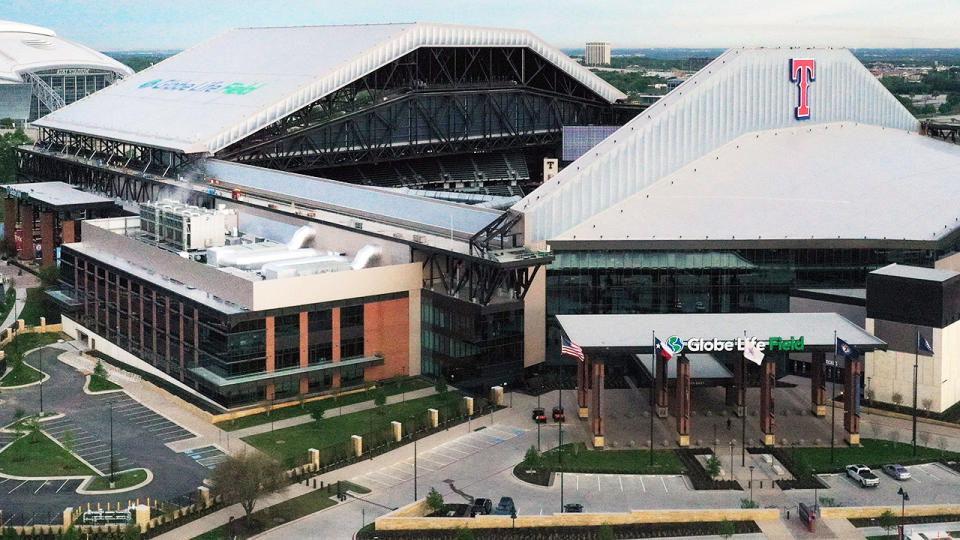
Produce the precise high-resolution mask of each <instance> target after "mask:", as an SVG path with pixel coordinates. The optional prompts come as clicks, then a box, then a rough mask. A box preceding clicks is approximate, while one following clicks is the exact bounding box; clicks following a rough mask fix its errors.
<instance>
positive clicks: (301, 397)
mask: <svg viewBox="0 0 960 540" xmlns="http://www.w3.org/2000/svg"><path fill="white" fill-rule="evenodd" d="M297 402H299V403H300V408H301V409H302V408H303V406H304V405H305V404H306V403H307V396H305V395H304V394H303V392H300V393H299V394H297Z"/></svg>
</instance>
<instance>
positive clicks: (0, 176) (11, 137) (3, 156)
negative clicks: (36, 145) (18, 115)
mask: <svg viewBox="0 0 960 540" xmlns="http://www.w3.org/2000/svg"><path fill="white" fill-rule="evenodd" d="M29 142H30V137H27V134H26V133H24V132H23V129H22V128H17V129H16V131H13V132H10V133H4V134H3V135H0V181H2V182H9V181H11V180H13V179H14V176H15V175H16V172H17V155H16V148H17V147H18V146H20V145H23V144H27V143H29Z"/></svg>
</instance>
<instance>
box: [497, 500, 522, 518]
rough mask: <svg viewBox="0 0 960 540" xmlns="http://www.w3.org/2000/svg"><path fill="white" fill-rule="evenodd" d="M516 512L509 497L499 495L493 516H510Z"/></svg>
mask: <svg viewBox="0 0 960 540" xmlns="http://www.w3.org/2000/svg"><path fill="white" fill-rule="evenodd" d="M516 512H517V507H516V506H515V505H514V504H513V499H511V498H510V497H500V502H499V503H498V504H497V509H496V510H494V511H493V515H495V516H512V515H514V514H515V513H516Z"/></svg>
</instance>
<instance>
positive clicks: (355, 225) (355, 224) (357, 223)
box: [353, 221, 363, 229]
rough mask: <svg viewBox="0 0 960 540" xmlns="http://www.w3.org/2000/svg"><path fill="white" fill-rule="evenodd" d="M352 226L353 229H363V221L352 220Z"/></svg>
mask: <svg viewBox="0 0 960 540" xmlns="http://www.w3.org/2000/svg"><path fill="white" fill-rule="evenodd" d="M353 228H354V229H363V222H362V221H354V222H353Z"/></svg>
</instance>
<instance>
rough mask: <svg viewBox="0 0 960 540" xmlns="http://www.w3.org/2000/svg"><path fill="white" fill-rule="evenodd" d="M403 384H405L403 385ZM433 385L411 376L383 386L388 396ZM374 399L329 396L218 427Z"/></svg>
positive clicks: (231, 428)
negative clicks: (399, 381) (317, 407)
mask: <svg viewBox="0 0 960 540" xmlns="http://www.w3.org/2000/svg"><path fill="white" fill-rule="evenodd" d="M401 384H402V385H403V386H401ZM431 386H433V383H432V382H430V381H428V380H426V379H421V378H420V377H410V378H408V379H406V380H405V381H403V382H402V383H396V384H390V385H384V386H383V387H382V388H383V391H384V393H385V394H386V395H387V396H395V395H398V394H401V393H403V392H413V391H414V390H420V389H421V388H429V387H431ZM372 399H373V398H372V397H371V396H370V394H368V393H367V392H356V393H353V394H347V395H345V396H340V397H339V398H336V400H334V398H327V399H324V400H321V401H312V402H310V403H307V404H305V405H304V406H303V407H301V406H300V405H291V406H289V407H284V408H282V409H274V410H272V411H270V414H267V413H260V414H251V415H250V416H244V417H243V418H237V419H236V420H228V421H226V422H220V423H218V424H217V427H219V428H220V429H222V430H224V431H236V430H238V429H244V428H248V427H253V426H259V425H263V424H269V423H270V422H271V421H277V420H286V419H287V418H293V417H295V416H303V415H305V414H310V409H309V408H310V407H315V406H317V405H319V404H321V403H322V404H324V405H327V407H328V408H336V407H339V406H341V405H342V406H346V405H353V404H354V403H362V402H364V401H370V400H372Z"/></svg>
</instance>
